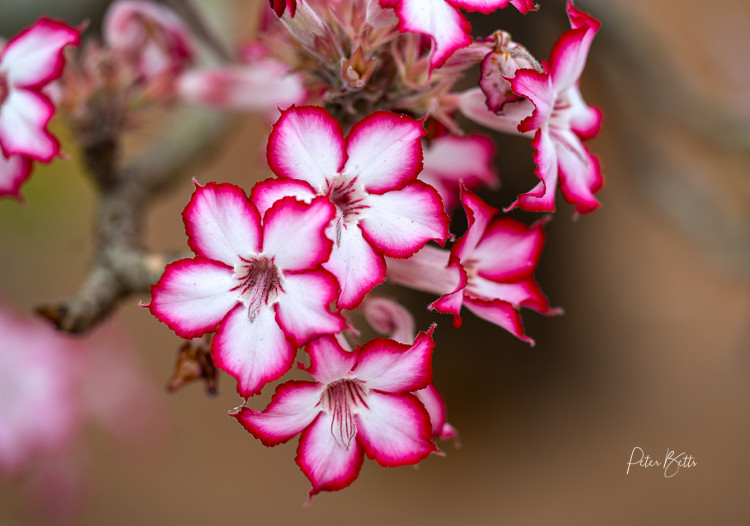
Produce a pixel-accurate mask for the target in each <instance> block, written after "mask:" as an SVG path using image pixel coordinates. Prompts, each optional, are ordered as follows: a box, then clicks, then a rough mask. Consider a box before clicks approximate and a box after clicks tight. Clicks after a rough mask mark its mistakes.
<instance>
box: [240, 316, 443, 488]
mask: <svg viewBox="0 0 750 526" xmlns="http://www.w3.org/2000/svg"><path fill="white" fill-rule="evenodd" d="M433 330H434V326H433V327H432V328H431V329H430V330H429V331H427V332H426V333H420V334H419V335H418V336H417V338H416V340H415V341H414V343H413V344H412V345H411V346H409V345H405V344H401V343H397V342H395V341H393V340H389V339H385V338H380V339H376V340H372V341H370V342H368V343H367V344H365V345H364V346H362V347H359V348H357V349H355V350H354V351H347V350H344V349H343V348H342V347H341V346H340V345H339V343H338V342H337V340H336V338H334V337H332V336H324V337H321V338H318V339H316V340H313V341H312V342H310V344H309V345H308V346H307V350H308V352H309V353H310V366H309V367H308V368H307V371H308V372H309V373H310V375H311V376H312V377H313V378H314V379H315V380H316V382H305V381H290V382H286V383H284V384H281V385H280V386H278V388H277V389H276V393H275V394H274V395H273V398H272V399H271V403H270V404H269V406H268V407H267V408H266V409H265V410H264V411H262V412H258V411H254V410H252V409H248V408H242V410H241V411H240V412H238V413H236V414H234V415H233V416H235V417H236V418H237V420H239V422H240V423H241V424H242V425H243V426H245V428H246V429H247V430H248V431H249V432H250V433H252V434H253V436H255V437H256V438H258V439H260V440H261V441H262V442H263V444H265V445H266V446H274V445H277V444H280V443H282V442H286V441H287V440H289V439H291V438H292V437H294V436H295V435H297V434H298V433H301V436H300V441H299V446H298V448H297V458H296V461H297V464H298V465H299V466H300V468H301V469H302V471H303V472H304V474H305V475H306V476H307V478H308V479H310V482H311V483H312V489H311V490H310V495H311V496H312V495H315V494H316V493H319V492H320V491H324V490H328V491H333V490H339V489H342V488H345V487H346V486H348V485H349V484H351V483H352V482H353V481H354V479H356V478H357V475H358V473H359V469H360V467H361V466H362V461H363V456H364V454H367V456H368V457H369V458H374V459H375V460H376V461H377V462H378V463H379V464H380V465H382V466H403V465H408V464H416V463H417V462H420V461H421V460H422V459H424V458H425V457H427V456H428V455H429V454H430V453H432V452H435V451H438V449H437V447H436V446H435V444H434V443H433V442H432V438H431V437H432V426H431V423H430V416H429V413H428V412H427V410H426V409H425V407H424V405H423V404H422V403H421V402H420V401H419V399H418V398H417V397H416V396H415V395H414V394H412V391H416V390H419V389H424V388H426V387H427V386H429V385H431V382H432V351H433V347H434V343H433V341H432V332H433Z"/></svg>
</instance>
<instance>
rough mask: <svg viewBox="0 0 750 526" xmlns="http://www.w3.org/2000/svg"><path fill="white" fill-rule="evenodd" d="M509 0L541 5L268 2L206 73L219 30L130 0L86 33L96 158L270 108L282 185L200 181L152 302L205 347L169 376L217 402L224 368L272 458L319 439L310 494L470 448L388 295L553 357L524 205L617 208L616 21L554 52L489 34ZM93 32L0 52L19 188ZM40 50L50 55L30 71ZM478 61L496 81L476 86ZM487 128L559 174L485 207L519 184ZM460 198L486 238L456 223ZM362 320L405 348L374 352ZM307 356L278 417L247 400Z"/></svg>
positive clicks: (459, 0)
mask: <svg viewBox="0 0 750 526" xmlns="http://www.w3.org/2000/svg"><path fill="white" fill-rule="evenodd" d="M511 4H512V5H513V6H514V8H515V9H517V10H518V11H520V12H521V13H528V12H531V11H534V10H535V9H536V5H535V4H534V2H533V1H531V0H430V1H426V0H333V1H324V0H270V5H268V6H266V9H265V12H264V14H263V16H262V17H261V19H262V22H261V28H260V31H259V34H258V36H257V37H256V39H254V40H253V41H252V42H249V43H246V45H244V46H243V47H242V49H241V51H240V52H239V53H238V54H237V57H236V58H237V60H236V61H235V62H232V63H228V64H227V63H224V64H220V65H216V66H212V67H210V68H203V67H193V65H192V62H193V59H194V58H195V52H194V50H195V49H197V47H198V44H197V39H198V38H199V37H200V35H201V34H202V35H203V37H204V41H207V40H208V39H207V38H205V37H206V33H207V29H206V27H205V26H204V25H201V24H200V23H198V22H196V20H195V19H193V20H192V21H191V23H190V24H187V23H185V22H183V21H182V20H181V19H180V18H179V17H178V16H177V15H176V14H175V13H174V12H172V11H171V10H169V9H167V8H166V7H163V6H161V5H157V4H152V3H150V2H147V1H135V0H120V1H118V2H115V3H114V4H113V5H112V7H111V8H110V11H109V13H108V15H107V17H106V19H105V23H104V28H103V37H104V38H103V42H102V43H100V42H96V41H88V42H86V43H85V45H84V46H83V49H82V50H81V53H79V54H78V55H77V56H76V57H75V58H74V59H73V60H72V61H71V62H72V64H71V66H72V67H69V68H68V69H67V70H66V71H65V73H64V75H63V76H62V79H61V82H60V83H59V85H58V86H57V88H56V99H57V100H58V101H59V103H60V105H61V107H62V108H63V109H64V110H65V111H64V114H65V115H66V117H67V119H68V123H69V124H70V125H71V126H72V128H73V130H74V131H75V132H76V137H77V138H78V139H79V141H81V142H82V143H83V144H84V146H86V147H87V153H90V152H91V151H99V150H97V145H101V144H106V145H109V144H110V143H112V145H114V146H116V145H117V143H118V140H119V136H120V135H121V134H122V133H123V131H124V130H125V129H127V126H126V124H127V122H128V118H129V115H130V113H131V112H132V111H133V110H134V109H135V108H136V107H141V106H143V103H144V102H149V103H160V102H161V103H164V102H166V101H169V102H170V103H173V102H175V101H176V100H181V101H183V102H189V103H192V104H196V103H197V104H202V105H206V106H209V107H212V108H222V109H234V110H250V111H255V112H259V113H261V114H263V115H264V116H265V117H266V118H267V119H268V120H269V124H270V123H273V127H272V129H271V131H270V135H269V137H268V143H267V150H266V158H267V162H268V166H269V167H270V169H271V171H272V172H273V173H274V175H275V177H272V178H269V179H267V180H264V181H261V182H258V183H257V184H255V185H254V186H253V187H252V188H251V189H250V191H249V192H246V191H245V190H244V189H243V188H240V187H239V186H235V185H232V184H227V183H219V182H207V183H205V184H203V185H202V184H199V183H198V182H197V181H196V182H195V191H194V193H193V194H192V196H191V197H190V200H189V202H188V204H187V206H186V207H185V209H184V211H183V214H182V218H183V221H184V225H185V231H186V234H187V238H188V245H189V247H190V249H191V250H192V252H193V257H189V258H183V259H178V260H176V261H173V262H171V263H169V264H167V265H166V267H165V268H164V270H163V273H162V274H161V277H160V278H159V279H158V281H157V282H156V283H155V284H153V286H151V300H150V302H149V303H148V304H147V305H145V306H146V307H147V308H148V309H149V310H150V312H151V313H152V314H153V316H154V317H156V318H157V319H158V320H160V321H161V322H163V323H165V324H166V325H167V326H169V327H170V328H171V329H172V330H173V331H174V332H175V333H176V334H177V335H178V336H179V337H181V338H183V339H185V340H192V342H190V343H186V344H185V347H184V350H185V349H186V350H185V352H184V353H183V354H182V355H181V356H182V358H181V359H183V362H181V363H183V364H187V365H186V367H188V366H189V367H188V368H189V369H190V370H189V372H186V373H184V374H183V373H179V372H178V373H177V374H176V376H175V378H174V379H173V382H171V383H170V386H177V385H181V384H182V383H184V381H186V380H187V379H191V378H199V377H203V378H206V379H207V380H209V389H210V390H214V389H215V383H214V380H215V374H216V371H215V368H218V369H221V370H223V371H225V372H226V373H228V374H229V375H231V376H232V377H234V378H235V379H236V382H237V392H238V393H239V395H240V396H241V397H242V398H243V399H244V403H243V405H242V406H240V407H239V408H237V409H236V410H235V411H233V412H232V413H231V415H232V416H233V417H235V418H236V419H237V420H238V421H239V422H240V423H241V424H242V425H243V426H244V427H245V429H247V431H249V432H250V433H251V434H252V435H253V436H255V437H256V438H258V439H259V440H260V441H261V442H262V443H263V444H265V445H267V446H273V445H276V444H279V443H282V442H286V441H288V440H290V439H291V438H292V437H295V436H297V435H300V439H299V446H298V450H297V459H296V460H297V463H298V465H299V466H300V468H301V469H302V471H303V473H304V474H305V475H306V476H307V477H308V479H309V480H310V482H311V484H312V489H311V492H310V495H311V496H312V495H314V494H316V493H318V492H320V491H324V490H338V489H341V488H344V487H346V486H348V485H349V484H350V483H351V482H352V481H353V480H354V479H355V478H356V477H357V475H358V473H359V469H360V466H361V465H362V462H363V458H364V455H367V456H368V457H370V458H372V459H374V460H375V461H376V462H378V463H379V464H380V465H383V466H401V465H408V464H416V463H418V462H421V461H422V460H423V459H425V458H426V457H427V456H429V455H430V453H433V452H439V451H440V450H439V449H438V447H437V445H436V443H435V440H437V439H449V438H452V439H453V440H454V441H456V442H457V433H456V430H455V429H454V428H453V427H452V426H451V425H450V424H448V423H447V422H446V417H445V414H446V412H445V404H444V401H443V398H442V397H441V395H440V394H439V392H438V391H437V389H436V388H435V386H434V385H433V383H432V355H433V351H434V349H435V341H434V340H433V334H434V331H435V325H432V326H431V327H429V329H428V330H426V331H425V332H420V333H419V334H415V332H416V331H415V329H414V322H413V320H412V317H411V315H410V313H409V312H408V311H407V310H406V309H405V308H404V307H403V306H401V305H400V304H399V303H398V302H397V301H394V300H388V299H384V298H378V297H376V296H374V295H373V294H372V291H373V289H375V287H377V286H378V285H380V284H382V283H384V282H386V281H389V282H391V283H395V284H400V285H403V286H405V287H408V288H411V289H416V290H422V291H426V292H429V293H432V294H435V295H436V296H437V298H436V299H435V301H433V302H432V303H431V304H430V305H429V308H430V309H433V310H435V311H437V312H439V313H444V314H447V315H449V316H451V317H452V320H453V324H454V326H455V327H456V328H459V327H460V325H461V321H462V313H463V312H465V311H464V310H463V307H466V309H467V310H468V311H470V312H472V313H473V314H474V315H476V316H477V317H479V318H481V319H483V320H486V321H488V322H490V323H492V324H495V325H497V326H499V327H502V328H503V329H505V330H507V331H508V332H509V333H511V334H512V335H514V336H515V337H517V338H519V339H521V340H523V341H526V342H529V343H532V344H533V340H532V339H531V338H530V337H529V336H528V335H527V334H526V332H525V330H524V327H523V323H522V320H521V316H520V310H521V308H522V307H523V308H529V309H532V310H535V311H537V312H539V313H541V314H545V315H550V314H556V313H558V312H560V310H559V309H556V308H552V307H550V304H549V301H548V300H547V298H546V297H545V295H544V294H543V293H542V291H541V288H540V286H539V285H538V283H537V282H536V280H535V277H534V274H535V271H536V268H537V265H538V263H539V259H540V257H541V252H542V248H543V245H544V241H545V230H544V228H545V225H546V224H547V222H548V221H550V220H551V218H552V215H551V214H547V215H545V216H543V217H541V218H540V219H538V220H537V221H535V222H533V224H531V225H530V226H529V225H526V224H525V223H523V222H521V221H519V220H518V219H517V218H513V217H510V216H509V215H507V212H508V211H510V210H512V209H514V208H521V209H523V210H526V211H532V212H554V210H555V194H556V188H557V186H558V182H559V186H560V188H561V192H562V195H563V197H564V198H565V199H566V200H567V201H568V202H570V203H571V204H572V205H574V207H575V213H576V214H586V213H589V212H592V211H594V210H595V209H596V208H597V207H598V206H599V203H598V201H597V199H596V197H595V196H594V194H595V193H596V192H597V191H598V190H599V189H600V188H601V186H602V177H601V173H600V169H599V163H598V162H597V159H596V157H595V156H594V155H593V154H591V153H590V152H589V150H588V149H587V147H586V146H585V145H584V142H585V141H587V140H589V139H591V138H593V137H594V136H595V135H596V134H597V133H598V129H599V126H600V123H601V117H602V115H601V112H600V111H599V110H598V109H596V108H592V107H590V106H588V105H586V103H585V102H584V101H583V98H582V95H581V92H580V89H579V79H580V76H581V74H582V71H583V68H584V65H585V62H586V57H587V55H588V52H589V48H590V46H591V43H592V40H593V38H594V36H595V34H596V32H597V31H598V30H599V22H598V21H596V20H595V19H594V18H593V17H592V16H590V15H589V14H587V13H584V12H582V11H580V10H578V9H577V8H576V7H574V6H573V4H572V1H568V4H567V14H568V18H569V21H570V25H571V29H570V30H569V31H567V32H566V33H564V34H563V35H562V36H561V37H560V39H559V40H558V41H557V43H556V44H555V46H554V47H553V49H552V53H551V57H550V59H549V61H546V60H543V61H539V60H537V59H536V58H535V57H534V56H533V55H532V54H531V53H530V52H529V51H528V50H527V49H526V48H525V47H524V46H522V45H521V44H519V43H517V42H514V41H513V40H512V38H511V36H510V35H509V34H508V33H507V32H505V31H502V30H498V31H496V32H495V33H494V34H492V35H490V36H488V37H486V38H476V39H475V38H474V37H472V36H471V34H470V26H469V23H468V21H467V20H466V19H465V18H464V15H463V14H462V11H469V12H472V11H474V12H476V11H478V12H481V13H484V14H488V13H491V12H494V11H496V10H499V9H503V8H505V7H507V6H509V5H511ZM193 14H194V13H193ZM196 30H198V31H196ZM194 33H195V34H194ZM196 34H198V36H196ZM77 42H78V31H77V30H73V29H70V28H68V27H67V26H64V25H62V24H59V23H56V22H52V21H49V20H46V19H43V20H41V21H40V22H38V23H37V24H36V25H35V26H33V27H32V28H31V29H30V30H28V31H27V32H24V33H22V34H21V35H19V36H18V37H16V38H15V39H13V40H11V41H10V42H9V43H8V45H7V46H6V47H5V49H4V51H3V53H2V55H0V150H1V153H2V157H1V158H0V184H6V186H7V187H8V188H9V190H8V192H9V193H17V189H18V186H19V184H20V181H21V180H22V179H23V178H25V177H26V175H27V174H28V164H29V159H35V160H40V161H43V162H47V161H49V160H50V159H51V158H52V157H54V156H55V155H56V154H57V153H58V146H57V142H56V141H55V140H54V138H52V137H51V135H50V134H49V132H48V131H47V130H46V126H47V122H48V121H49V118H50V117H51V115H52V105H51V103H50V102H49V99H48V98H47V97H46V96H45V95H43V94H42V93H41V91H40V90H41V89H42V87H43V86H44V85H45V84H46V83H48V82H50V81H51V80H53V79H54V78H56V77H58V76H60V74H61V70H62V55H61V53H62V49H63V48H64V47H65V46H66V45H68V44H76V43H77ZM29 53H35V54H36V56H38V57H40V58H39V60H35V61H34V62H33V64H34V65H33V66H29V65H27V62H26V60H25V57H26V56H27V55H28V54H29ZM472 67H476V68H477V69H479V70H480V76H479V82H478V85H477V87H475V88H471V89H468V90H464V89H463V88H459V87H458V84H457V82H458V80H459V79H460V78H461V77H462V76H463V75H464V74H465V73H468V72H469V71H470V69H471V68H472ZM466 118H468V119H470V120H471V121H473V122H474V123H476V124H479V125H482V126H485V127H487V128H489V129H492V130H498V131H502V132H506V133H512V134H520V135H522V136H526V137H528V138H530V139H531V147H532V148H533V151H534V152H533V159H534V161H535V163H536V165H537V170H536V175H537V176H538V178H539V183H538V185H537V186H536V187H535V188H533V189H532V190H530V191H529V192H527V193H523V194H521V195H519V196H518V197H517V198H516V199H515V201H513V202H512V203H510V204H509V205H508V206H507V207H506V208H505V210H504V211H500V210H499V209H498V208H494V207H492V206H490V205H489V204H487V203H486V202H485V201H484V200H483V199H482V198H481V197H480V194H481V193H482V192H485V191H486V190H487V189H493V188H497V186H498V184H499V181H498V177H497V170H496V169H495V167H494V159H493V157H494V151H495V150H494V144H493V141H492V140H491V139H490V138H489V137H488V136H485V135H482V134H481V133H470V134H466V133H465V132H464V130H463V129H462V119H464V120H465V119H466ZM11 128H13V129H14V132H13V133H10V132H9V130H10V129H11ZM114 146H113V148H112V150H116V148H115V147H114ZM186 154H187V152H186ZM89 161H90V162H91V159H89ZM100 169H101V167H100ZM103 171H104V172H106V169H104V170H103ZM6 173H7V174H10V175H7V176H6V175H5V174H6ZM105 176H106V173H105ZM2 181H8V182H7V183H2ZM157 186H158V184H154V185H153V188H156V187H157ZM149 188H151V187H149ZM132 195H135V194H131V197H132ZM459 207H462V208H463V211H464V213H465V215H466V219H467V224H468V226H467V228H466V230H465V231H464V232H454V233H451V232H450V231H449V230H450V225H451V224H456V223H452V221H451V220H452V214H454V212H455V211H456V209H457V208H459ZM118 217H119V216H118ZM133 230H137V228H133ZM133 244H136V243H131V244H130V245H128V248H129V249H132V248H133V246H132V245H133ZM135 253H136V254H135V255H136V256H140V255H142V252H141V251H140V247H137V250H136V251H135ZM161 268H163V267H160V269H161ZM155 281H156V280H155ZM121 283H122V281H120V282H118V283H117V284H116V285H117V286H119V285H120V284H121ZM114 286H115V284H113V287H114ZM354 311H357V312H359V313H360V314H362V315H363V318H364V320H366V321H367V323H368V324H369V325H370V326H371V327H372V328H373V329H375V331H377V332H379V333H381V334H383V335H384V337H382V338H377V339H374V340H371V341H366V342H360V341H359V337H360V335H361V334H362V333H361V332H360V330H359V329H358V328H357V327H356V326H355V324H354V323H353V321H352V320H354V319H355V317H354V316H351V313H352V312H354ZM209 347H210V351H209V350H208V348H209ZM190 349H193V352H192V354H190V352H188V351H189V350H190ZM299 352H304V353H306V355H307V357H308V358H307V359H306V360H304V362H305V363H307V365H302V363H301V364H300V367H301V368H302V369H304V370H305V371H306V372H307V373H309V376H310V377H312V381H296V380H294V381H286V382H284V383H281V384H279V385H277V387H276V392H275V394H274V396H273V398H272V400H271V402H270V404H269V405H268V406H267V407H266V408H265V409H263V410H259V409H253V408H250V407H249V406H248V404H250V403H251V401H252V400H253V397H254V396H255V395H257V394H259V393H261V392H262V391H263V390H264V388H266V386H268V385H269V383H271V382H275V381H277V380H279V379H282V377H284V376H285V375H286V374H287V373H288V372H289V371H290V370H291V369H292V366H293V364H294V361H295V359H296V357H297V355H298V353H299ZM185 360H187V361H185ZM191 360H192V361H191ZM188 362H189V363H188Z"/></svg>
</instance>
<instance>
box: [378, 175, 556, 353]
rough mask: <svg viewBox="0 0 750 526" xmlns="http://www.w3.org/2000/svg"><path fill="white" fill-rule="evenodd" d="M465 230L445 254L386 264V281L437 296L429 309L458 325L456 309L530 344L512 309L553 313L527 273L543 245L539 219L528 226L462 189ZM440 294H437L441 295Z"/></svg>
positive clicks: (427, 251)
mask: <svg viewBox="0 0 750 526" xmlns="http://www.w3.org/2000/svg"><path fill="white" fill-rule="evenodd" d="M461 200H462V201H463V204H464V208H465V209H466V215H467V218H468V221H469V228H468V229H467V231H466V233H465V234H464V235H463V236H462V237H461V238H460V239H459V240H458V241H456V244H455V245H454V246H453V248H452V249H451V251H450V253H449V252H448V251H446V250H440V249H438V248H434V247H425V248H424V249H422V250H421V251H420V252H418V253H417V254H415V255H414V257H412V258H411V259H409V260H389V261H388V278H389V279H392V280H394V281H397V282H399V283H403V284H405V285H407V286H412V287H414V288H419V289H421V290H426V291H430V292H437V293H443V296H441V297H440V298H439V299H438V300H437V301H435V302H434V303H433V304H432V305H430V308H434V309H435V310H437V311H438V312H444V313H448V314H453V320H454V324H455V325H456V326H457V327H458V326H460V324H461V316H460V312H461V307H462V306H466V308H468V309H469V310H470V311H472V312H473V313H474V314H476V315H477V316H479V317H480V318H483V319H485V320H487V321H489V322H491V323H494V324H495V325H498V326H500V327H502V328H504V329H506V330H507V331H509V332H510V333H511V334H513V335H514V336H516V337H518V338H520V339H522V340H524V341H527V342H529V343H531V344H533V340H532V339H531V338H529V337H528V336H526V335H525V333H524V330H523V324H522V322H521V316H520V315H519V313H518V310H517V309H518V308H520V307H528V308H531V309H533V310H536V311H537V312H540V313H542V314H557V313H559V311H558V310H557V309H552V308H550V307H549V302H548V301H547V298H546V297H545V296H544V294H542V291H541V290H540V288H539V285H538V284H537V283H536V282H535V281H534V278H533V274H534V270H535V269H536V266H537V263H538V262H539V256H540V255H541V251H542V246H543V245H544V230H543V226H544V223H545V220H542V221H538V222H537V223H536V224H534V225H533V226H531V227H527V226H526V225H524V224H523V223H520V222H518V221H515V220H513V219H510V218H507V217H498V218H495V219H493V216H494V215H495V214H496V213H497V212H498V211H497V210H496V209H495V208H492V207H490V206H489V205H487V204H485V203H484V202H483V201H482V200H481V199H479V197H477V196H476V195H474V194H473V193H471V192H469V191H468V190H466V189H464V190H463V194H462V198H461ZM441 289H442V290H441Z"/></svg>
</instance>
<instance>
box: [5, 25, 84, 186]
mask: <svg viewBox="0 0 750 526" xmlns="http://www.w3.org/2000/svg"><path fill="white" fill-rule="evenodd" d="M79 33H80V32H79V30H77V29H74V28H72V27H69V26H68V25H66V24H64V23H62V22H57V21H55V20H50V19H48V18H41V19H39V20H38V21H37V22H36V23H35V24H34V25H32V26H31V27H29V28H27V29H25V30H24V31H22V32H21V33H19V34H18V35H16V36H15V37H13V38H12V39H11V40H9V41H8V43H7V45H6V46H5V48H4V49H3V50H2V53H0V151H1V153H2V155H3V156H4V157H5V160H6V161H8V162H10V163H11V164H12V165H13V166H10V167H9V166H7V165H6V166H5V167H4V171H5V172H6V174H7V173H10V174H13V175H11V176H8V175H6V179H11V180H13V181H17V180H19V179H20V178H21V177H22V176H21V175H19V174H21V173H23V171H24V169H23V168H21V167H20V166H21V165H22V164H23V161H21V160H18V159H16V160H13V159H12V158H13V156H19V155H20V156H25V157H29V158H32V159H35V160H37V161H41V162H49V161H51V160H52V159H53V158H54V157H55V156H57V155H58V154H59V152H60V144H59V142H58V141H57V139H56V138H55V137H54V136H53V135H52V134H51V133H50V132H49V131H48V130H47V125H48V124H49V121H50V120H51V119H52V116H53V114H54V113H55V107H54V105H53V104H52V102H51V101H50V99H49V98H48V97H47V96H46V95H45V94H43V93H42V89H43V88H44V87H45V86H47V85H48V84H49V83H50V82H52V81H53V80H55V79H56V78H58V77H59V76H60V74H61V73H62V69H63V66H64V64H65V60H64V57H63V50H64V48H65V47H66V46H68V45H77V44H78V40H79ZM14 184H15V183H14ZM10 186H12V185H10Z"/></svg>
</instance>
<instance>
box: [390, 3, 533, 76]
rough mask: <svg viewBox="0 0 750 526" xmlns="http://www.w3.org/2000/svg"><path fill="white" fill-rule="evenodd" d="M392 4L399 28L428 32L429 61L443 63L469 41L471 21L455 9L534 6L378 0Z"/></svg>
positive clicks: (527, 5)
mask: <svg viewBox="0 0 750 526" xmlns="http://www.w3.org/2000/svg"><path fill="white" fill-rule="evenodd" d="M380 3H381V5H382V6H383V7H392V8H394V9H395V11H396V15H397V16H398V18H399V29H400V30H401V31H403V32H406V31H412V32H414V33H423V34H425V35H428V36H429V37H430V38H431V39H432V41H433V42H434V44H435V46H434V48H433V51H432V57H431V59H430V65H431V66H432V68H436V67H438V66H440V65H442V64H443V63H444V62H445V61H446V60H447V59H448V57H449V56H450V55H451V54H452V53H453V52H454V51H456V50H457V49H459V48H462V47H464V46H468V45H469V44H471V35H470V31H471V25H470V24H469V22H468V21H467V20H466V18H464V16H463V15H462V14H461V13H460V12H459V11H458V9H464V10H465V11H479V12H481V13H484V14H489V13H491V12H493V11H495V10H496V9H502V8H504V7H507V6H508V4H513V5H514V6H515V7H516V8H517V9H518V10H519V11H520V12H521V13H527V12H528V11H530V10H532V9H536V6H535V4H534V2H533V0H429V1H425V0H380Z"/></svg>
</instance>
